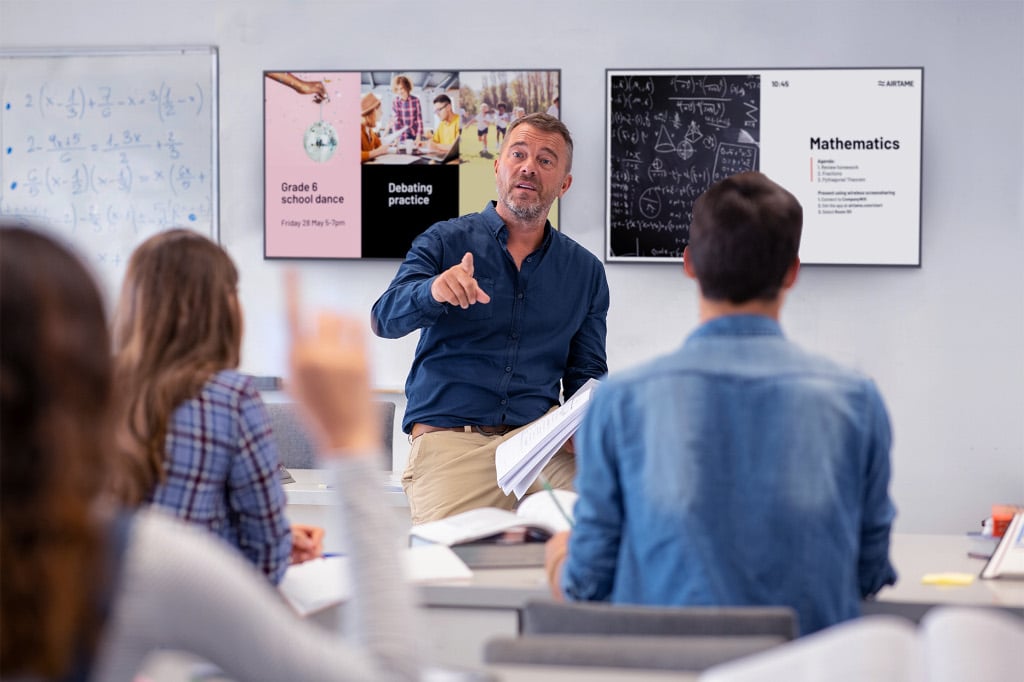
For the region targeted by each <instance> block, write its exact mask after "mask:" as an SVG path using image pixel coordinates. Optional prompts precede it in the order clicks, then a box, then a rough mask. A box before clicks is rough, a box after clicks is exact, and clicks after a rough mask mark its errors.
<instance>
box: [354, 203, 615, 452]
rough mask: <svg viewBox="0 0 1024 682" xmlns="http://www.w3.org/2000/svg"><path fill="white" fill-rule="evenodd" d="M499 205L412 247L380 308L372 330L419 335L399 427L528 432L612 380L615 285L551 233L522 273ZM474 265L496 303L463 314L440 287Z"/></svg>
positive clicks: (588, 256)
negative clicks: (436, 294) (436, 292)
mask: <svg viewBox="0 0 1024 682" xmlns="http://www.w3.org/2000/svg"><path fill="white" fill-rule="evenodd" d="M507 241H508V228H507V227H505V223H504V221H502V219H501V217H500V216H499V215H498V213H497V211H495V209H494V203H493V202H491V203H490V204H488V206H487V207H486V208H485V209H484V210H483V211H481V212H480V213H475V214H471V215H466V216H461V217H459V218H455V219H453V220H448V221H444V222H441V223H437V224H436V225H434V226H432V227H431V228H430V229H428V230H426V231H425V232H424V233H423V234H421V235H419V236H418V237H417V238H416V239H415V241H413V244H412V248H411V249H410V250H409V253H408V255H407V256H406V258H405V262H404V263H402V265H401V267H400V268H399V269H398V273H397V274H396V275H395V278H394V280H393V281H392V282H391V284H390V286H388V289H387V291H385V292H384V294H383V295H382V296H381V297H380V298H379V299H378V300H377V302H376V303H374V305H373V310H372V323H373V330H374V332H375V333H376V334H377V335H378V336H382V337H384V338H399V337H402V336H405V335H406V334H408V333H410V332H412V331H414V330H417V329H421V330H422V332H421V334H420V340H419V344H418V345H417V347H416V356H415V358H414V360H413V364H412V368H411V370H410V371H409V378H408V380H407V381H406V384H405V391H406V398H407V401H408V403H407V406H406V410H405V418H404V420H403V422H402V428H403V429H404V430H405V431H406V432H409V431H410V430H411V429H412V425H413V424H414V423H416V422H423V423H426V424H432V425H434V426H461V425H464V424H478V425H496V424H512V425H516V426H518V425H522V424H527V423H529V422H531V421H533V420H535V419H537V418H539V417H541V416H542V415H543V414H544V413H545V412H547V411H548V410H549V409H550V408H551V407H552V406H553V405H556V404H558V401H559V393H560V391H561V392H564V395H565V397H569V396H571V395H572V394H573V393H575V392H576V390H577V389H578V388H579V387H580V386H582V385H583V383H584V382H585V381H586V380H587V379H590V378H598V377H601V376H603V375H604V374H606V373H607V371H608V363H607V357H606V354H605V337H606V334H607V316H608V298H609V297H608V281H607V279H606V278H605V273H604V267H603V266H602V264H601V262H600V261H599V260H598V259H597V258H596V257H595V256H594V255H593V254H592V253H590V252H589V251H587V250H586V249H584V248H583V247H582V246H580V245H579V244H577V243H576V242H574V241H573V240H572V239H570V238H569V237H567V236H565V235H564V234H562V233H560V232H558V231H557V230H554V229H553V228H552V227H551V225H550V224H548V225H546V226H545V228H544V241H543V243H542V244H541V246H540V247H539V248H538V249H537V250H536V251H535V252H533V253H532V254H530V255H529V256H527V257H526V258H525V259H524V260H523V262H522V267H521V269H517V268H516V265H515V261H514V260H513V259H512V256H511V254H509V252H508V249H507V248H506V244H507ZM467 251H468V252H470V253H472V254H473V266H474V277H475V278H476V280H477V283H478V284H479V285H480V288H481V289H483V290H484V291H485V292H486V293H487V294H488V295H490V297H491V301H490V303H477V304H475V305H471V306H470V307H469V308H468V309H466V310H463V309H461V308H459V307H457V306H450V305H448V304H444V303H438V302H437V301H435V300H434V298H433V296H431V294H430V285H431V283H432V282H433V281H434V279H435V278H436V277H437V276H438V275H439V274H441V273H442V272H444V271H445V270H447V269H448V268H450V267H452V266H453V265H455V264H457V263H459V262H460V261H461V260H462V257H463V256H464V255H465V254H466V252H467Z"/></svg>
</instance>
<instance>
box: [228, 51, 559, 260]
mask: <svg viewBox="0 0 1024 682" xmlns="http://www.w3.org/2000/svg"><path fill="white" fill-rule="evenodd" d="M263 76H264V78H263V81H264V90H263V92H264V117H263V120H264V183H265V187H264V198H265V212H264V256H265V257H267V258H396V259H397V258H404V257H405V254H406V252H407V251H408V250H409V246H410V244H411V243H412V240H413V239H414V238H415V237H416V236H417V235H418V234H420V233H421V232H423V231H424V230H425V229H426V228H428V227H430V226H431V225H432V224H434V223H435V222H437V221H439V220H446V219H448V218H454V217H456V216H458V215H462V214H465V213H473V212H476V211H479V210H481V209H483V208H484V206H485V205H486V203H487V201H489V200H491V199H494V198H496V193H495V189H494V159H495V157H496V156H497V154H498V150H499V149H500V147H501V144H502V141H503V138H504V135H505V131H506V129H507V128H508V126H509V124H510V123H511V121H512V120H513V119H515V118H517V117H519V116H523V115H525V114H527V113H533V112H538V111H539V112H549V113H553V114H554V115H556V116H557V115H558V107H559V89H560V78H561V73H560V71H558V70H522V71H513V70H508V71H484V70H468V71H315V72H300V71H265V72H264V74H263ZM225 172H230V169H225ZM552 216H553V218H552V223H553V224H554V223H556V222H557V217H556V216H557V209H556V210H554V211H553V212H552ZM556 227H557V225H556Z"/></svg>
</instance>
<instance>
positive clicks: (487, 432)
mask: <svg viewBox="0 0 1024 682" xmlns="http://www.w3.org/2000/svg"><path fill="white" fill-rule="evenodd" d="M511 430H512V427H511V426H509V425H508V424H502V425H501V426H496V427H494V428H493V429H491V427H488V426H477V427H476V432H477V433H479V434H481V435H484V436H504V435H505V434H506V433H508V432H509V431H511Z"/></svg>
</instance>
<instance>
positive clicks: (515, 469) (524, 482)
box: [494, 379, 599, 498]
mask: <svg viewBox="0 0 1024 682" xmlns="http://www.w3.org/2000/svg"><path fill="white" fill-rule="evenodd" d="M598 383H599V382H598V381H597V380H596V379H588V380H587V382H586V383H585V384H583V385H582V386H581V387H580V388H579V390H578V391H576V393H575V394H574V395H573V396H572V397H571V398H569V400H567V401H566V402H565V403H564V404H563V405H562V406H561V407H559V408H558V409H557V410H555V411H554V412H549V413H548V414H546V415H544V416H543V417H541V418H540V419H538V420H537V421H535V422H534V423H533V424H531V425H530V426H529V427H528V428H526V429H523V430H522V431H520V432H519V433H517V434H516V435H514V436H512V437H511V438H509V439H508V440H506V441H505V442H504V443H502V444H501V445H499V446H498V449H497V452H496V453H495V457H494V468H495V470H496V473H497V476H498V485H499V486H501V489H502V491H503V492H504V493H505V494H506V495H507V494H508V493H509V491H512V492H515V494H516V497H519V498H521V497H522V496H523V495H524V494H525V493H526V491H527V490H528V489H529V488H530V486H531V485H533V482H534V481H536V480H537V477H538V476H539V475H540V472H541V470H542V469H543V468H544V467H545V466H546V465H547V463H548V462H549V461H551V458H552V457H554V456H555V453H556V452H558V449H559V448H560V447H562V446H563V445H564V444H565V443H566V441H568V440H569V438H571V437H572V434H574V433H575V432H576V429H578V428H579V425H580V423H581V422H582V421H583V416H584V415H585V414H586V413H587V407H588V406H589V402H590V395H591V393H592V392H593V390H594V388H596V387H597V385H598Z"/></svg>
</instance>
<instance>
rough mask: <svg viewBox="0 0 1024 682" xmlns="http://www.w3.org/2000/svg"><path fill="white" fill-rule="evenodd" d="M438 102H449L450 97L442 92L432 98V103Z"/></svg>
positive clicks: (450, 100) (450, 101)
mask: <svg viewBox="0 0 1024 682" xmlns="http://www.w3.org/2000/svg"><path fill="white" fill-rule="evenodd" d="M438 102H442V103H444V104H451V103H452V98H451V97H449V96H448V95H444V94H442V95H438V96H437V97H435V98H434V104H437V103H438Z"/></svg>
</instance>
